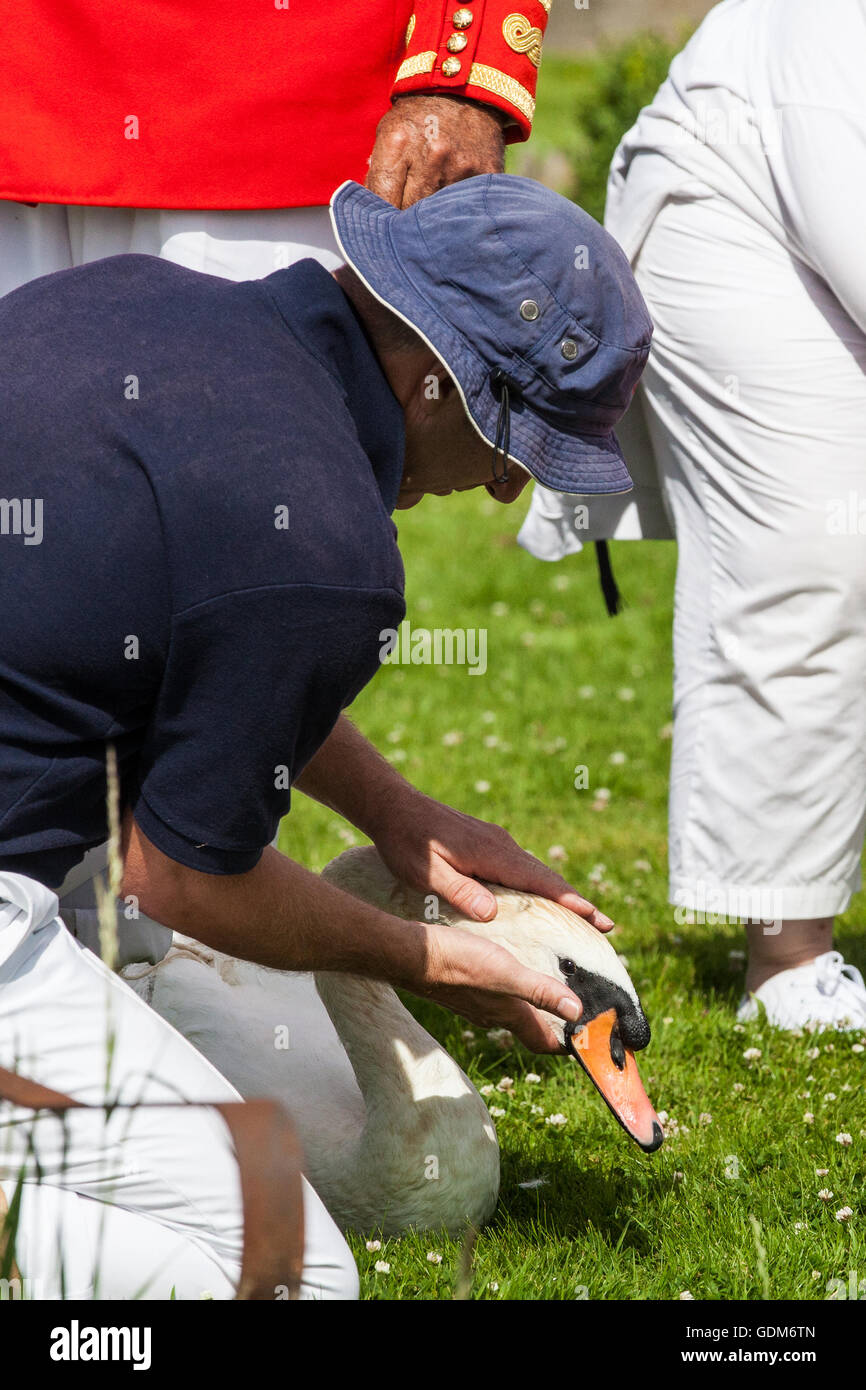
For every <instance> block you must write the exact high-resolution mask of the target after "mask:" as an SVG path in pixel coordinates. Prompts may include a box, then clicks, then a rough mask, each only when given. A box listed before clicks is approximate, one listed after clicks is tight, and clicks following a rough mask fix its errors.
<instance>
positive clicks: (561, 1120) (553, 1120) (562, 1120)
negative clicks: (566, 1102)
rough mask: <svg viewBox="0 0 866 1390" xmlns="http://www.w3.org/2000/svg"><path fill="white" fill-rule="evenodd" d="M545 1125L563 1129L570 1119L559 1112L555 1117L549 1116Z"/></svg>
mask: <svg viewBox="0 0 866 1390" xmlns="http://www.w3.org/2000/svg"><path fill="white" fill-rule="evenodd" d="M544 1123H545V1124H546V1125H553V1126H554V1128H556V1129H562V1126H563V1125H567V1124H568V1117H567V1116H566V1115H562V1114H560V1113H559V1112H557V1114H555V1115H548V1116H547V1118H546V1120H545V1121H544Z"/></svg>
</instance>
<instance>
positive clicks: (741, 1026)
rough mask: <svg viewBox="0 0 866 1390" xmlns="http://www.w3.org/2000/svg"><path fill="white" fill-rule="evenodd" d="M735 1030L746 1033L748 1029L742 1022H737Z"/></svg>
mask: <svg viewBox="0 0 866 1390" xmlns="http://www.w3.org/2000/svg"><path fill="white" fill-rule="evenodd" d="M733 1031H734V1032H735V1033H745V1031H746V1030H745V1028H744V1027H743V1025H742V1023H735V1024H734V1029H733Z"/></svg>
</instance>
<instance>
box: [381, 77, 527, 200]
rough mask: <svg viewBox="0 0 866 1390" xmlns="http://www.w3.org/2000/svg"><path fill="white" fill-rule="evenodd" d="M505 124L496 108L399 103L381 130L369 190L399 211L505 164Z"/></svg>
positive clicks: (452, 102) (432, 99)
mask: <svg viewBox="0 0 866 1390" xmlns="http://www.w3.org/2000/svg"><path fill="white" fill-rule="evenodd" d="M503 125H504V118H502V117H501V116H500V115H499V113H498V112H497V111H496V109H495V108H494V107H491V106H484V105H482V104H481V103H480V102H474V101H459V100H457V99H456V98H455V97H448V96H426V95H419V96H405V97H398V98H397V100H396V101H395V102H394V104H393V106H392V107H391V109H390V110H389V111H386V112H385V115H384V116H383V117H382V119H381V121H380V122H379V125H378V127H377V129H376V143H375V145H374V146H373V153H372V155H371V157H370V172H369V173H368V175H367V179H366V184H367V187H368V188H369V189H371V190H372V192H373V193H378V195H379V197H380V198H385V199H387V201H388V202H389V203H393V204H394V206H395V207H398V208H407V207H410V206H411V204H412V203H416V202H417V201H418V199H419V198H426V196H427V194H428V193H435V192H436V190H437V188H444V187H445V186H446V184H449V183H457V182H458V180H460V179H468V178H471V177H472V175H473V174H499V173H501V172H502V170H503V168H504V164H505V144H504V140H503V134H502V132H503Z"/></svg>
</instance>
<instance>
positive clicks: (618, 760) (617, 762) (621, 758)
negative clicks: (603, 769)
mask: <svg viewBox="0 0 866 1390" xmlns="http://www.w3.org/2000/svg"><path fill="white" fill-rule="evenodd" d="M627 761H628V755H627V754H625V753H623V751H622V749H620V748H617V749H616V750H615V751H614V752H613V753H611V755H610V757H609V758H608V762H609V763H613V765H614V767H622V765H623V763H625V762H627Z"/></svg>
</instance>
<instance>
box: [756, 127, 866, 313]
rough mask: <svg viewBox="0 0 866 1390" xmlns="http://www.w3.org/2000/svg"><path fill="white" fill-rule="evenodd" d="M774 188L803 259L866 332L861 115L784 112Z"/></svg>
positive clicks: (865, 169) (865, 171)
mask: <svg viewBox="0 0 866 1390" xmlns="http://www.w3.org/2000/svg"><path fill="white" fill-rule="evenodd" d="M778 138H779V140H780V142H781V150H780V152H781V155H782V159H781V161H779V169H778V173H777V176H776V177H777V182H778V183H779V192H780V194H781V197H782V202H783V205H784V209H785V213H786V216H787V218H788V219H789V223H790V228H791V231H792V232H793V234H794V236H795V238H796V240H797V241H798V242H799V244H800V246H801V247H802V248H803V253H804V255H805V257H806V260H807V261H808V263H809V264H810V265H812V266H813V267H814V269H815V270H816V271H817V272H818V274H819V275H820V276H821V278H822V279H823V280H826V282H827V284H828V285H829V286H830V289H831V290H832V291H833V293H834V294H835V296H836V298H837V299H838V300H839V302H840V304H841V305H842V306H843V308H844V309H845V310H846V311H847V313H848V314H850V316H851V318H852V319H853V320H854V322H855V323H856V324H857V325H858V327H859V328H860V329H861V330H862V331H863V332H864V333H866V275H864V273H863V228H864V226H866V113H864V115H862V116H861V115H857V114H855V113H849V112H846V111H843V110H832V109H827V108H824V107H807V106H786V107H782V108H781V110H780V111H779V114H778Z"/></svg>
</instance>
